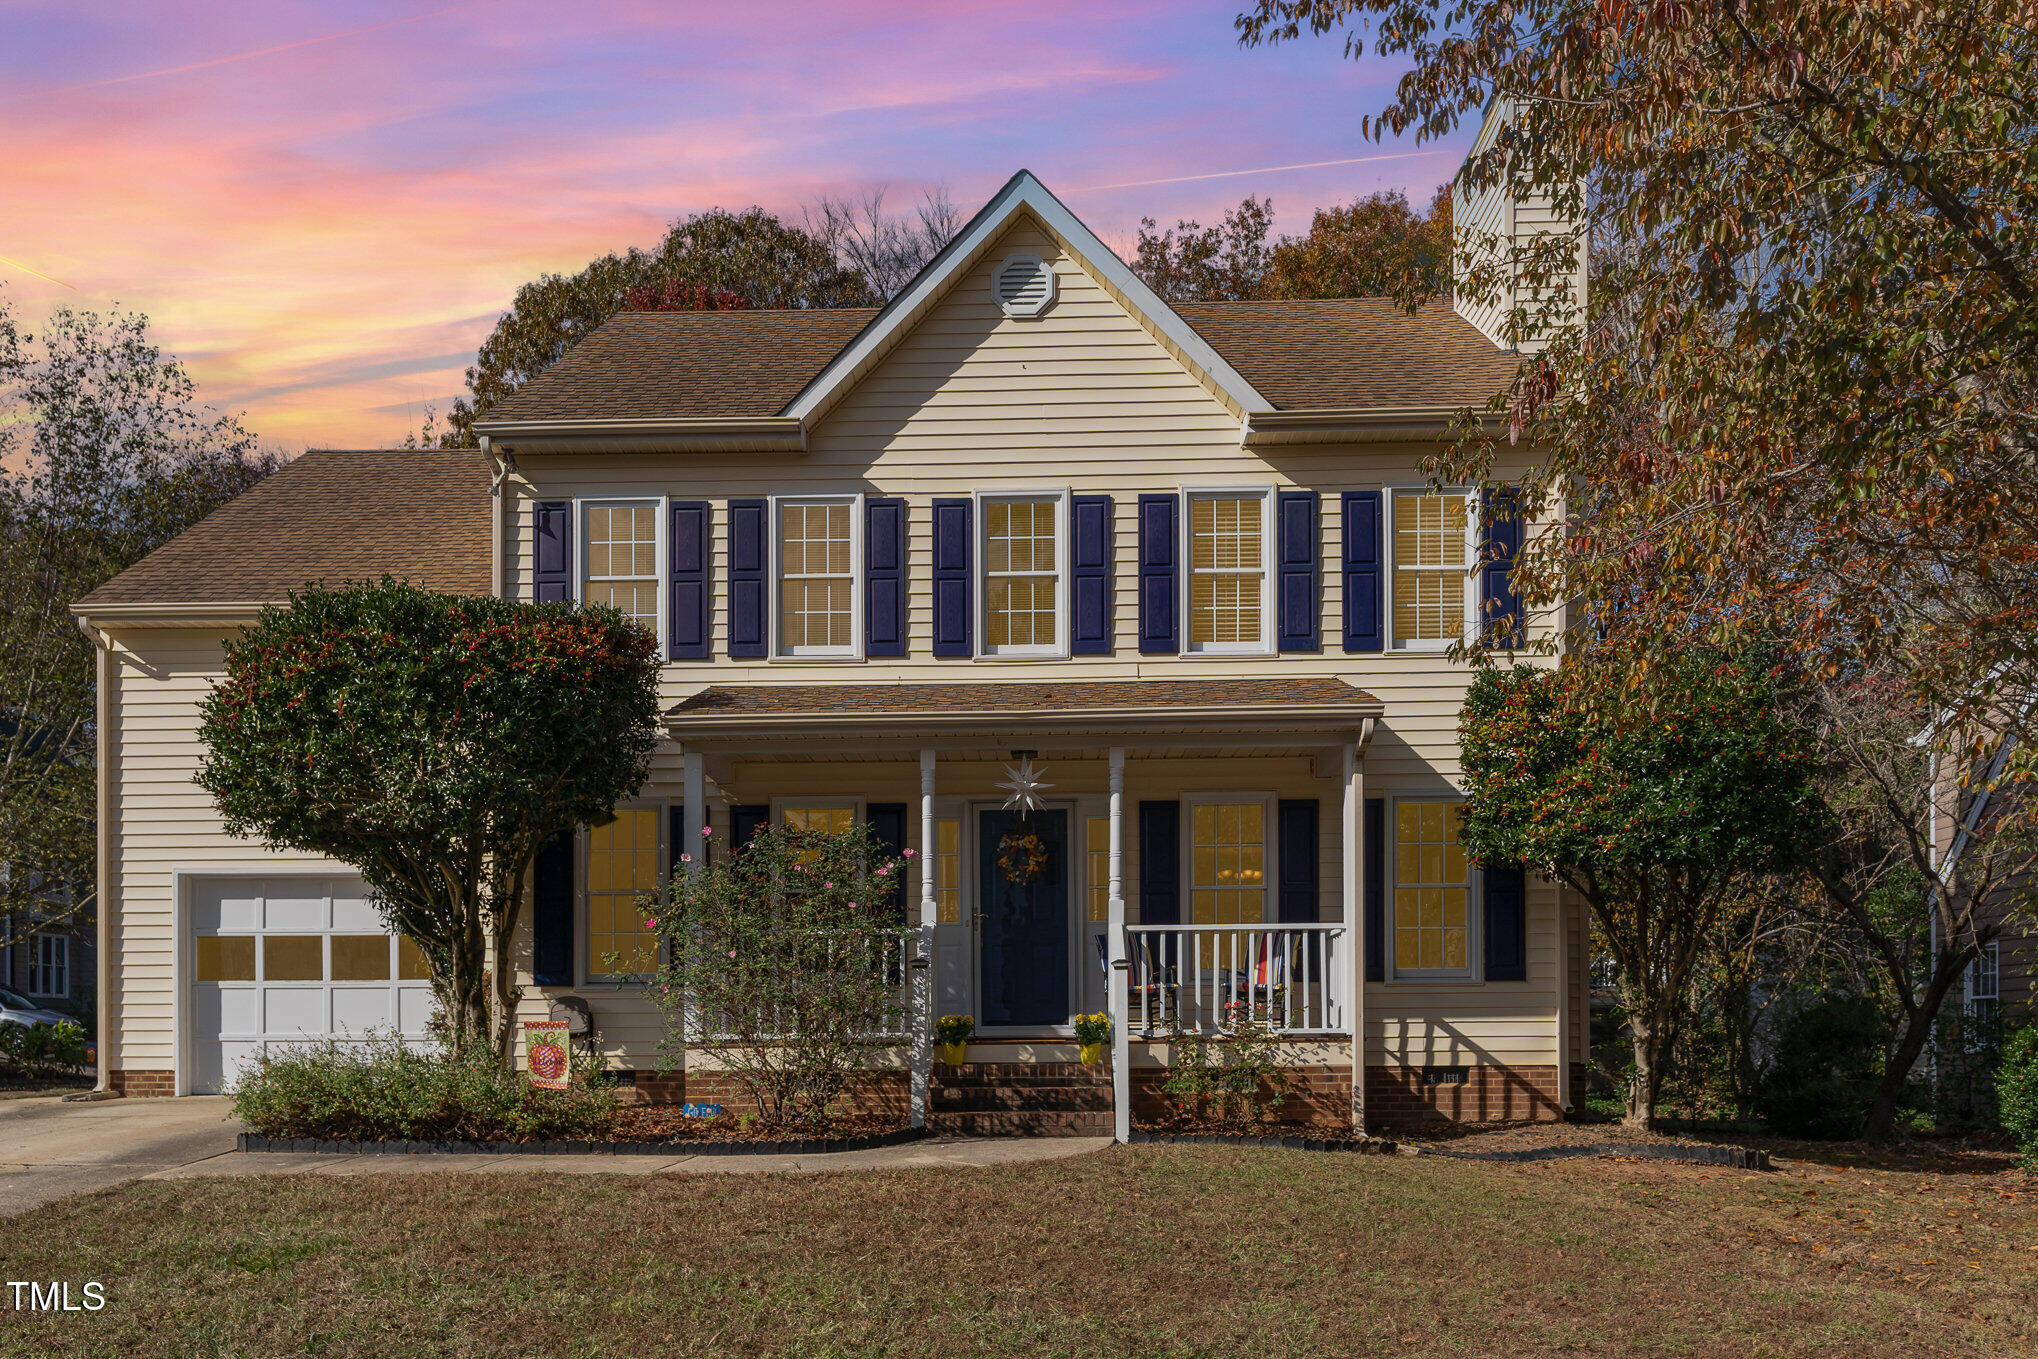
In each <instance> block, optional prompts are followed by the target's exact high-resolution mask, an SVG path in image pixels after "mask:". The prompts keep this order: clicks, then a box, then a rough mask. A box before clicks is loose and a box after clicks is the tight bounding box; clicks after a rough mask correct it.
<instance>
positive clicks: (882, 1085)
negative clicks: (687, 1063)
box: [636, 1071, 913, 1120]
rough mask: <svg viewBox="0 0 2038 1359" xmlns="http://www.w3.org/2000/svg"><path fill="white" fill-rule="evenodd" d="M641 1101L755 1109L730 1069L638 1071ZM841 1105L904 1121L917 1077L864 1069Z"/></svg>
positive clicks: (853, 1079)
mask: <svg viewBox="0 0 2038 1359" xmlns="http://www.w3.org/2000/svg"><path fill="white" fill-rule="evenodd" d="M636 1090H637V1098H636V1102H637V1103H639V1104H687V1103H694V1104H721V1105H725V1106H727V1107H728V1108H729V1109H731V1110H732V1111H733V1112H736V1113H743V1112H746V1111H748V1110H749V1109H751V1108H752V1105H751V1100H750V1094H749V1092H748V1091H746V1090H744V1088H743V1087H742V1086H741V1085H739V1084H737V1082H736V1080H735V1079H734V1078H733V1077H731V1076H730V1075H729V1073H728V1072H726V1071H673V1072H668V1073H667V1074H665V1075H663V1076H659V1075H656V1074H654V1073H652V1072H649V1071H640V1072H638V1073H637V1085H636ZM839 1106H840V1107H841V1108H842V1109H843V1111H844V1112H846V1113H849V1114H853V1115H856V1116H859V1117H887V1118H898V1119H901V1120H903V1119H904V1118H905V1117H906V1115H907V1114H908V1113H909V1112H910V1111H911V1109H912V1107H913V1078H912V1074H911V1073H910V1072H906V1071H863V1072H858V1073H857V1074H856V1075H854V1076H851V1077H850V1078H849V1085H848V1088H847V1089H846V1090H844V1091H843V1094H842V1098H841V1100H840V1101H839Z"/></svg>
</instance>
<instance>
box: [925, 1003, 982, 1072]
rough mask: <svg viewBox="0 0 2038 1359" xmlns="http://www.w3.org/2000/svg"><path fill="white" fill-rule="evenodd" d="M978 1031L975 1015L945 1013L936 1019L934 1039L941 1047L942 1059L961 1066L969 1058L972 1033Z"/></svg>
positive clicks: (951, 1064)
mask: <svg viewBox="0 0 2038 1359" xmlns="http://www.w3.org/2000/svg"><path fill="white" fill-rule="evenodd" d="M976 1031H977V1021H976V1018H975V1016H973V1015H943V1016H941V1018H939V1019H937V1020H935V1021H934V1041H935V1043H937V1044H938V1045H939V1046H940V1048H941V1060H942V1061H944V1062H946V1063H948V1064H949V1065H950V1066H961V1065H962V1064H963V1063H964V1062H967V1061H968V1060H969V1040H970V1035H971V1034H973V1033H975V1032H976Z"/></svg>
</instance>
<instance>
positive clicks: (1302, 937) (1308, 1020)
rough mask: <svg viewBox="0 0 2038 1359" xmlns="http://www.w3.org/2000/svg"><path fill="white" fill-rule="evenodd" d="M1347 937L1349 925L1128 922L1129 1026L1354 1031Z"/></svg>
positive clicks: (1137, 1030)
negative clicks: (1246, 1025)
mask: <svg viewBox="0 0 2038 1359" xmlns="http://www.w3.org/2000/svg"><path fill="white" fill-rule="evenodd" d="M1346 937H1347V936H1346V931H1345V927H1344V925H1342V924H1328V925H1128V926H1126V927H1125V953H1126V960H1127V962H1128V963H1129V964H1130V969H1129V974H1128V976H1127V982H1128V991H1127V995H1126V1009H1127V1012H1128V1013H1127V1016H1126V1025H1125V1028H1126V1032H1127V1033H1128V1034H1131V1035H1136V1036H1138V1037H1141V1038H1165V1037H1167V1036H1169V1035H1171V1034H1175V1033H1185V1034H1214V1033H1223V1032H1228V1031H1230V1030H1232V1029H1235V1028H1236V1027H1237V1026H1238V1025H1239V1024H1240V1023H1241V1022H1247V1021H1250V1022H1254V1023H1259V1024H1263V1025H1265V1026H1266V1027H1267V1028H1269V1029H1271V1030H1273V1031H1274V1032H1276V1033H1286V1034H1311V1033H1323V1034H1334V1033H1349V1032H1350V1028H1349V1026H1348V1024H1347V1021H1346V1018H1345V1015H1346V1008H1345V992H1346V990H1347V989H1348V983H1347V979H1346V973H1347V972H1349V971H1350V964H1349V961H1348V960H1347V959H1346V957H1345V947H1346V944H1345V940H1346Z"/></svg>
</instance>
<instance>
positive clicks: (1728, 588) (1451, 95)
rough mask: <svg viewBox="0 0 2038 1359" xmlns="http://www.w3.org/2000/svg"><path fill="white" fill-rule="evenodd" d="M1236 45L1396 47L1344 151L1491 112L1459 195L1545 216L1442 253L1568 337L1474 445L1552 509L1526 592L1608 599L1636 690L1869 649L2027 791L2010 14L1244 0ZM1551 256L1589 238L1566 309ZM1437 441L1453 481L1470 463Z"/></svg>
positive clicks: (2031, 67)
mask: <svg viewBox="0 0 2038 1359" xmlns="http://www.w3.org/2000/svg"><path fill="white" fill-rule="evenodd" d="M1239 26H1240V31H1241V35H1242V37H1243V39H1244V40H1245V41H1246V42H1247V43H1249V44H1251V43H1258V42H1264V41H1280V40H1287V39H1292V38H1297V37H1300V36H1301V35H1302V34H1303V33H1304V32H1315V33H1325V34H1328V33H1342V34H1343V35H1344V37H1345V39H1346V50H1347V52H1348V53H1350V54H1352V55H1358V54H1359V53H1361V52H1366V51H1371V52H1374V53H1378V54H1382V55H1386V56H1390V57H1399V58H1403V59H1405V60H1407V61H1408V62H1409V63H1410V69H1409V70H1408V71H1407V73H1406V74H1405V75H1404V76H1403V77H1402V79H1401V80H1400V83H1399V85H1398V87H1397V89H1396V91H1395V94H1394V96H1393V98H1392V99H1391V100H1389V101H1388V102H1387V104H1386V106H1385V107H1384V108H1383V109H1382V110H1381V113H1380V116H1379V117H1378V118H1377V119H1372V120H1369V122H1368V125H1367V128H1366V130H1367V131H1368V132H1369V133H1370V134H1372V135H1374V136H1383V135H1390V134H1391V135H1402V134H1407V133H1413V134H1414V135H1415V136H1416V137H1417V138H1419V139H1420V138H1435V137H1443V136H1447V135H1450V134H1452V133H1453V132H1454V131H1456V130H1457V129H1458V128H1459V127H1460V125H1461V124H1462V123H1464V122H1465V121H1466V120H1467V119H1472V120H1476V119H1478V118H1479V117H1480V116H1481V114H1482V111H1483V110H1485V109H1486V108H1487V107H1488V105H1489V101H1492V100H1495V99H1498V100H1501V101H1504V104H1503V107H1504V108H1505V109H1506V110H1507V111H1508V113H1509V118H1510V126H1509V131H1508V132H1507V134H1506V135H1504V136H1502V137H1501V138H1499V139H1498V140H1496V142H1495V143H1494V145H1493V147H1492V148H1491V150H1490V151H1489V152H1487V153H1486V154H1484V155H1482V156H1480V157H1478V158H1476V159H1475V160H1473V161H1472V162H1471V163H1469V164H1468V166H1467V167H1466V169H1465V170H1464V171H1463V172H1462V178H1463V180H1464V182H1465V184H1466V185H1467V187H1469V188H1472V189H1474V190H1479V189H1485V188H1489V187H1494V186H1500V185H1505V186H1507V187H1508V188H1509V189H1510V190H1521V191H1527V190H1530V189H1539V190H1542V191H1547V192H1549V193H1551V194H1552V195H1553V202H1554V205H1555V207H1556V209H1557V211H1558V213H1559V215H1560V216H1562V217H1564V218H1567V219H1568V220H1570V221H1571V222H1573V223H1574V224H1575V227H1576V230H1575V232H1573V233H1570V234H1566V233H1561V232H1560V233H1555V234H1551V235H1544V236H1530V237H1522V238H1510V239H1490V240H1480V241H1474V240H1470V239H1467V238H1464V237H1461V239H1460V242H1459V244H1460V246H1461V247H1467V254H1468V255H1471V254H1475V253H1476V254H1478V255H1480V256H1482V257H1483V263H1481V264H1480V265H1479V266H1478V267H1477V268H1475V269H1473V270H1472V271H1471V272H1470V274H1469V275H1468V276H1467V277H1466V278H1465V279H1463V280H1461V283H1460V286H1461V287H1466V288H1469V289H1471V290H1472V291H1474V292H1478V293H1480V294H1482V295H1486V296H1492V295H1493V294H1494V292H1495V290H1496V289H1497V288H1499V287H1500V286H1502V285H1503V284H1504V283H1507V282H1509V281H1510V280H1519V282H1520V283H1521V284H1522V285H1524V286H1523V287H1522V288H1521V290H1520V292H1519V296H1521V297H1526V298H1529V299H1531V300H1530V301H1528V302H1525V303H1522V304H1520V305H1518V306H1517V307H1516V308H1515V315H1514V317H1513V326H1514V329H1515V332H1516V333H1517V334H1520V335H1527V334H1529V333H1531V332H1536V333H1547V332H1548V331H1549V330H1550V329H1551V328H1552V327H1555V326H1558V325H1559V323H1568V324H1562V325H1561V328H1560V329H1559V333H1558V335H1557V338H1556V341H1555V343H1553V344H1552V345H1551V346H1550V347H1549V349H1548V350H1547V351H1546V352H1544V353H1542V354H1540V355H1538V356H1536V357H1535V358H1534V359H1533V360H1532V361H1531V362H1530V363H1529V364H1528V366H1527V371H1526V372H1525V373H1524V375H1523V377H1522V380H1521V383H1520V385H1519V387H1518V388H1517V390H1516V391H1515V392H1514V393H1513V394H1512V400H1511V407H1512V412H1513V416H1514V419H1513V420H1512V421H1511V422H1510V423H1511V427H1510V429H1509V430H1508V433H1507V436H1506V437H1511V438H1514V439H1517V440H1524V441H1532V442H1534V443H1535V444H1537V445H1538V446H1539V447H1540V449H1541V456H1540V460H1539V471H1538V472H1537V474H1536V475H1535V476H1534V477H1533V478H1532V479H1531V482H1530V486H1529V491H1530V493H1531V495H1532V496H1539V497H1540V498H1542V499H1544V500H1545V501H1546V502H1553V501H1554V500H1555V499H1556V493H1557V492H1558V491H1559V490H1560V489H1562V490H1564V491H1565V492H1566V495H1565V497H1564V503H1565V504H1566V505H1567V506H1568V507H1569V508H1570V509H1571V510H1572V512H1573V514H1574V519H1573V521H1572V523H1571V524H1570V526H1569V529H1570V531H1568V532H1564V533H1558V534H1551V535H1547V536H1545V537H1544V538H1542V539H1541V540H1540V541H1538V542H1537V543H1535V544H1533V545H1531V547H1530V548H1529V549H1528V550H1527V551H1526V552H1525V553H1524V554H1523V556H1522V561H1521V565H1520V567H1519V568H1518V573H1517V583H1518V584H1519V585H1520V586H1522V587H1523V588H1524V589H1525V590H1526V592H1527V593H1528V594H1529V595H1530V597H1531V598H1532V599H1537V600H1540V601H1543V602H1545V603H1549V604H1554V603H1556V602H1557V601H1560V600H1569V601H1574V602H1576V603H1577V604H1579V605H1580V606H1581V607H1577V608H1574V609H1573V611H1572V617H1573V618H1575V619H1577V620H1579V621H1580V622H1581V623H1582V624H1583V625H1585V626H1589V627H1596V626H1599V625H1600V624H1602V623H1604V622H1605V621H1606V619H1607V617H1608V611H1609V609H1610V608H1611V607H1613V606H1614V605H1615V604H1616V603H1618V605H1619V607H1620V609H1621V611H1622V613H1623V616H1624V618H1625V620H1626V623H1625V626H1627V627H1628V628H1629V629H1630V630H1631V631H1632V634H1633V635H1634V636H1635V637H1637V638H1647V639H1655V641H1654V642H1653V643H1652V644H1651V653H1652V654H1650V655H1647V656H1645V657H1644V658H1643V660H1644V662H1645V664H1644V665H1643V666H1642V668H1641V670H1640V671H1639V672H1638V673H1640V674H1642V675H1646V674H1647V673H1648V670H1649V668H1650V665H1651V664H1652V663H1653V662H1654V660H1656V659H1657V658H1658V657H1661V656H1665V655H1667V654H1669V652H1670V650H1672V649H1674V648H1676V647H1678V646H1681V645H1683V644H1684V643H1685V641H1686V639H1688V638H1689V637H1691V636H1692V635H1693V634H1694V633H1703V634H1706V635H1708V636H1710V637H1711V638H1712V639H1713V640H1714V641H1715V642H1717V643H1720V644H1727V643H1731V642H1734V641H1736V640H1739V639H1746V638H1753V637H1780V638H1784V639H1786V642H1787V644H1788V645H1789V646H1790V647H1792V648H1794V649H1795V650H1796V651H1797V652H1798V653H1799V654H1800V656H1801V658H1802V659H1803V661H1804V663H1805V665H1806V666H1807V668H1808V669H1811V670H1813V671H1815V672H1819V673H1825V674H1839V673H1844V672H1845V671H1846V669H1847V668H1848V667H1849V666H1851V665H1853V664H1855V663H1857V662H1869V663H1872V662H1873V660H1874V658H1876V657H1878V656H1880V655H1884V654H1901V655H1902V656H1904V657H1905V658H1906V669H1905V675H1904V680H1903V682H1904V685H1905V687H1906V688H1907V690H1908V691H1909V696H1910V697H1911V698H1912V699H1913V700H1914V701H1916V702H1917V703H1918V704H1920V705H1921V706H1924V707H1929V708H1931V709H1933V710H1935V711H1937V710H1947V711H1950V712H1951V713H1952V715H1953V718H1954V720H1953V721H1951V722H1948V723H1945V724H1941V725H1940V726H1939V727H1938V728H1937V730H1939V731H1940V732H1942V733H1966V734H1967V735H1968V739H1969V740H1970V741H1971V742H1972V743H1973V744H1971V745H1970V747H1969V752H1968V753H1969V754H1978V753H1979V751H1980V750H1981V749H1982V748H1983V747H1984V746H1985V745H1986V744H1987V743H1988V742H1989V741H1991V740H1992V739H1993V738H1994V735H1995V734H1997V733H1999V732H2000V731H2002V730H2003V729H2005V727H2008V728H2009V729H2011V730H2013V731H2016V732H2017V733H2018V734H2019V735H2020V736H2021V737H2022V740H2021V741H2020V744H2019V747H2018V752H2019V753H2018V754H2016V755H2015V756H2013V769H2014V770H2017V771H2021V773H2022V774H2023V775H2024V776H2026V777H2029V776H2030V775H2032V774H2033V773H2038V754H2034V752H2038V743H2034V742H2033V741H2032V739H2031V737H2032V736H2033V735H2034V734H2038V733H2033V732H2032V731H2031V726H2032V722H2033V709H2032V707H2031V705H2030V704H2029V703H2028V702H2026V699H2027V698H2028V697H2029V696H2030V695H2031V694H2032V693H2034V692H2038V4H2033V3H2031V0H1958V3H1955V0H1867V2H1866V3H1863V2H1862V0H1770V2H1767V3H1765V2H1763V0H1731V2H1730V3H1723V4H1716V5H1684V4H1661V5H1658V4H1618V3H1616V4H1607V3H1602V2H1601V0H1527V3H1517V2H1516V0H1262V2H1261V3H1260V4H1259V5H1258V6H1257V8H1255V9H1254V10H1253V11H1251V12H1250V13H1247V14H1245V15H1243V16H1241V18H1240V19H1239ZM1580 235H1589V236H1590V237H1591V238H1592V239H1593V241H1594V243H1595V244H1598V243H1599V242H1600V241H1602V240H1604V241H1608V242H1612V243H1614V244H1615V245H1616V246H1617V248H1616V249H1615V250H1613V251H1612V252H1610V253H1609V254H1608V255H1607V256H1606V257H1604V258H1602V259H1600V260H1599V261H1597V262H1596V264H1595V268H1594V273H1593V277H1592V282H1591V289H1590V293H1589V296H1588V298H1587V301H1586V305H1585V309H1584V311H1583V313H1582V315H1579V314H1568V315H1567V314H1566V309H1565V308H1564V307H1563V306H1562V305H1561V304H1560V303H1558V302H1557V301H1556V300H1555V299H1556V294H1555V291H1554V290H1553V289H1551V288H1550V287H1549V286H1548V285H1550V284H1553V283H1555V282H1556V281H1557V280H1558V279H1559V278H1561V277H1562V276H1564V275H1566V274H1567V273H1569V272H1570V271H1571V270H1572V269H1573V268H1574V267H1575V256H1576V248H1577V243H1578V237H1579V236H1580ZM1474 248H1476V249H1474ZM1459 453H1460V455H1461V456H1459V457H1457V458H1455V459H1452V460H1450V461H1452V462H1453V463H1455V464H1456V465H1455V466H1454V467H1453V468H1452V469H1451V473H1450V474H1451V475H1453V476H1474V477H1476V476H1477V475H1478V474H1479V473H1480V471H1481V470H1482V467H1483V465H1484V464H1486V463H1487V462H1489V461H1490V457H1491V453H1492V441H1491V440H1487V439H1481V438H1478V437H1476V436H1470V437H1468V440H1467V442H1466V444H1465V445H1464V446H1462V447H1461V448H1460V450H1459ZM1581 507H1583V508H1586V509H1589V511H1590V515H1591V517H1590V519H1589V520H1586V519H1583V518H1582V517H1577V516H1578V515H1579V512H1580V509H1581Z"/></svg>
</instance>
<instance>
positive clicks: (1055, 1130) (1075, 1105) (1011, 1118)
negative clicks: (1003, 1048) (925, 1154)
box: [927, 1062, 1112, 1137]
mask: <svg viewBox="0 0 2038 1359" xmlns="http://www.w3.org/2000/svg"><path fill="white" fill-rule="evenodd" d="M1111 1115H1112V1111H1111V1072H1110V1070H1109V1069H1108V1068H1102V1067H1088V1066H1081V1065H1077V1064H1075V1063H1067V1062H1040V1063H1019V1062H1014V1063H995V1064H994V1063H983V1062H971V1063H968V1064H966V1065H964V1066H937V1067H936V1068H935V1069H934V1080H933V1100H932V1107H931V1108H929V1110H928V1111H927V1124H928V1126H929V1127H930V1128H932V1129H933V1130H934V1131H936V1132H947V1133H963V1134H967V1135H970V1136H976V1137H1108V1136H1109V1135H1110V1133H1111V1129H1112V1116H1111Z"/></svg>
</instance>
